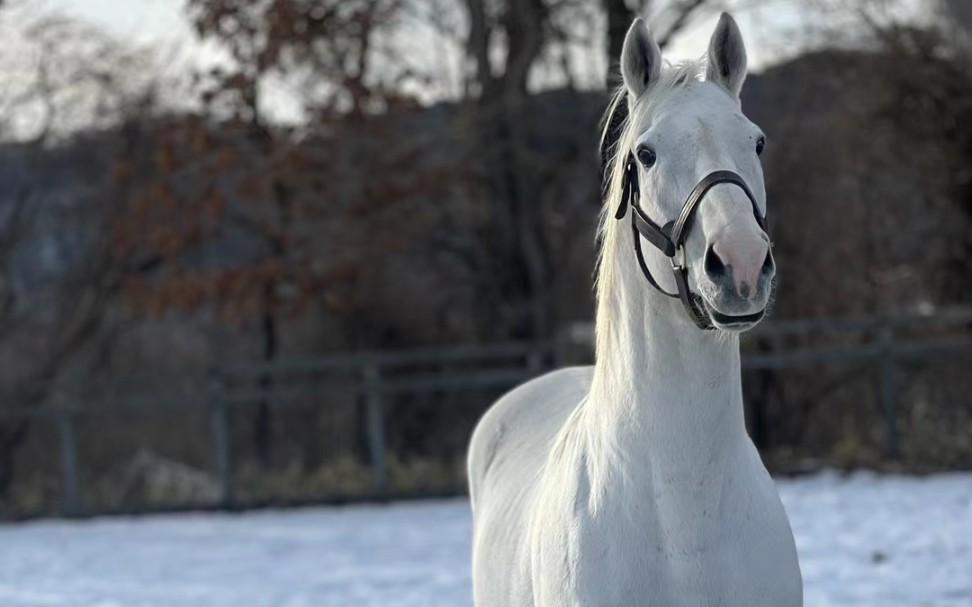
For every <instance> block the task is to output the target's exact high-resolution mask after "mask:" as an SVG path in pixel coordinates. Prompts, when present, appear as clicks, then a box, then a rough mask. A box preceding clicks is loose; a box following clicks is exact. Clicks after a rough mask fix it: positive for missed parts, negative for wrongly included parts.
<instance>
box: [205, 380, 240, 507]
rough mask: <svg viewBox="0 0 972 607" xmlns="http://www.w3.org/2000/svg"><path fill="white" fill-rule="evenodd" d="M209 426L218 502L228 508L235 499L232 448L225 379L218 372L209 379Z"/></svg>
mask: <svg viewBox="0 0 972 607" xmlns="http://www.w3.org/2000/svg"><path fill="white" fill-rule="evenodd" d="M209 424H210V432H211V433H212V441H213V464H214V466H215V468H216V474H217V476H219V489H220V495H219V502H220V505H221V506H222V507H224V508H229V507H231V506H232V505H233V503H234V501H235V498H236V496H235V495H234V492H233V448H232V444H231V438H230V427H229V413H228V411H227V410H226V379H225V378H224V377H223V376H222V375H221V374H220V373H219V372H218V371H213V372H212V373H211V374H210V377H209Z"/></svg>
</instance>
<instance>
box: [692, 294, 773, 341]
mask: <svg viewBox="0 0 972 607" xmlns="http://www.w3.org/2000/svg"><path fill="white" fill-rule="evenodd" d="M702 302H703V304H704V305H705V311H706V312H708V314H709V319H710V320H711V321H712V326H714V327H715V328H716V329H719V330H720V331H725V332H726V333H743V332H745V331H748V330H750V329H752V328H753V327H755V326H756V325H758V324H759V322H760V321H761V320H763V317H764V316H766V308H763V309H761V310H759V311H758V312H753V313H752V314H725V313H723V312H720V311H718V310H716V309H715V308H714V307H712V305H711V304H710V303H709V302H708V301H706V300H705V299H704V298H703V300H702Z"/></svg>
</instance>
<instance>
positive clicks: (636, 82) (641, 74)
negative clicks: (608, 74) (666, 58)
mask: <svg viewBox="0 0 972 607" xmlns="http://www.w3.org/2000/svg"><path fill="white" fill-rule="evenodd" d="M661 62H662V58H661V49H659V48H658V44H656V43H655V39H654V38H652V37H651V33H650V32H649V31H648V27H647V26H646V25H645V22H644V21H643V20H642V19H641V18H640V17H639V18H637V19H635V20H634V23H632V24H631V28H630V29H629V30H628V35H626V36H625V37H624V47H623V48H622V50H621V76H622V78H623V79H624V86H625V87H626V88H627V89H628V92H629V93H630V94H631V98H632V99H637V98H638V97H640V96H641V95H642V94H644V92H645V91H647V90H648V88H649V87H650V86H651V84H652V83H653V82H654V81H655V80H657V79H658V75H659V74H661Z"/></svg>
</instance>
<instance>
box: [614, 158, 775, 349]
mask: <svg viewBox="0 0 972 607" xmlns="http://www.w3.org/2000/svg"><path fill="white" fill-rule="evenodd" d="M720 183H733V184H736V185H737V186H739V187H740V188H741V189H742V191H743V193H745V194H746V197H747V198H749V202H750V203H752V205H753V215H754V216H755V217H756V223H758V224H759V227H760V228H761V229H762V230H763V231H764V232H765V231H766V217H765V216H763V215H761V214H760V212H759V206H758V205H757V204H756V197H755V196H753V193H752V191H751V190H750V189H749V186H748V185H746V181H745V180H744V179H743V178H742V177H741V176H739V174H737V173H734V172H732V171H713V172H712V173H709V174H708V175H706V176H705V177H703V178H702V180H701V181H699V182H698V183H697V184H696V185H695V187H694V188H692V192H691V193H690V194H689V195H688V198H687V199H686V200H685V204H684V205H682V211H681V212H680V213H679V214H678V219H677V220H675V221H670V222H668V223H666V224H665V225H664V226H659V225H658V224H657V223H655V222H654V221H652V220H651V218H650V217H648V215H646V214H645V212H644V211H642V210H641V207H640V206H639V205H638V198H639V197H640V190H639V187H638V166H637V164H636V163H635V157H634V155H633V154H631V153H629V154H628V159H627V164H626V165H625V167H624V188H623V191H622V193H621V203H620V204H619V205H618V210H617V212H615V214H614V217H615V219H623V218H624V216H625V215H626V214H627V208H628V206H630V207H631V232H632V234H633V235H634V248H635V253H636V255H637V257H638V266H639V267H641V272H642V274H644V275H645V278H646V279H647V280H648V283H649V284H651V286H653V287H655V289H656V290H657V291H658V292H659V293H661V294H663V295H666V296H668V297H672V298H678V299H679V300H680V301H681V302H682V306H684V307H685V311H686V312H687V313H688V315H689V318H691V319H692V322H694V323H695V325H696V326H697V327H698V328H700V329H703V330H711V329H714V328H715V326H714V325H713V324H712V319H711V318H710V317H709V314H708V312H706V310H705V306H704V305H703V304H702V301H701V300H702V298H701V297H700V296H699V295H697V294H695V293H692V292H691V291H690V290H689V286H688V261H687V260H686V259H685V238H686V237H687V236H688V232H689V230H691V229H692V220H693V219H694V218H695V211H696V209H698V207H699V204H700V203H701V202H702V199H703V198H705V195H706V194H707V193H708V192H709V190H711V189H712V187H713V186H715V185H718V184H720ZM642 236H643V237H644V238H645V240H647V241H648V242H650V243H651V244H652V245H654V246H655V248H656V249H658V250H659V251H661V252H662V254H663V255H665V257H668V258H669V259H670V260H671V263H672V275H673V276H674V277H675V287H676V288H677V289H678V292H677V293H669V292H667V291H665V290H664V289H662V288H661V286H660V285H659V284H658V281H656V280H655V277H654V276H652V275H651V271H649V270H648V264H646V263H645V256H644V254H643V253H642V251H641V238H640V237H642ZM679 258H680V259H679Z"/></svg>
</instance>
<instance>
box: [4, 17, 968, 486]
mask: <svg viewBox="0 0 972 607" xmlns="http://www.w3.org/2000/svg"><path fill="white" fill-rule="evenodd" d="M784 4H785V3H784ZM815 4H816V5H819V7H818V10H819V11H822V12H821V14H825V15H827V17H826V18H824V19H817V20H816V21H815V23H819V24H822V26H821V30H822V31H819V32H810V33H807V34H806V37H807V41H806V45H805V47H806V48H805V50H803V51H801V50H800V49H799V48H797V46H795V45H792V44H790V45H788V48H787V51H786V52H783V53H780V59H779V60H777V61H775V62H773V63H772V64H771V65H770V66H769V67H767V68H766V69H764V70H762V71H760V72H759V73H754V74H752V75H751V76H750V78H749V80H748V82H747V86H746V88H745V90H744V97H743V106H744V109H745V110H746V112H747V114H748V115H749V116H750V117H751V118H752V119H753V120H754V121H756V122H757V123H759V124H760V125H761V126H762V127H763V129H764V130H765V131H766V132H767V134H768V140H769V144H768V146H767V152H766V154H765V155H764V167H765V171H766V182H767V189H768V193H769V197H770V200H771V204H772V206H773V213H772V216H773V226H772V227H773V232H774V239H775V241H776V252H777V255H778V262H779V265H780V268H781V278H780V284H779V292H778V301H777V305H776V312H775V314H774V316H775V317H776V318H779V319H796V318H825V317H837V316H869V315H895V314H905V313H914V312H924V313H927V312H929V311H934V310H936V309H940V308H943V307H946V306H951V305H960V304H961V305H967V304H968V303H969V292H970V289H972V273H970V272H969V265H968V260H969V255H970V251H972V238H970V234H972V230H970V227H972V225H970V222H972V203H970V200H972V198H970V196H972V189H970V180H972V176H970V175H972V173H970V171H969V166H970V154H972V131H970V129H972V127H970V126H969V125H970V124H972V121H970V114H969V112H970V108H972V72H970V65H969V61H970V54H969V49H970V47H969V40H970V38H969V37H970V35H972V33H970V31H972V30H970V27H972V20H970V17H969V15H968V14H967V13H968V11H967V10H966V9H965V4H964V3H963V2H951V1H949V2H942V3H932V4H933V5H932V4H929V6H928V8H927V10H925V11H924V12H923V13H922V14H921V18H920V19H903V18H901V17H900V15H899V13H898V12H896V11H895V10H894V7H893V4H894V3H889V2H878V1H875V0H870V1H867V2H865V1H860V2H853V3H834V2H828V1H821V2H818V3H815ZM726 6H727V3H725V2H719V1H716V0H650V1H649V0H522V1H520V0H517V1H512V0H508V1H507V0H463V1H462V2H448V1H446V0H324V1H315V2H309V1H305V0H270V1H265V2H264V1H261V2H255V1H252V0H188V1H187V3H186V5H185V18H186V20H187V22H188V23H189V24H190V26H191V30H192V32H193V35H194V36H195V39H196V42H197V43H198V44H203V45H208V46H207V48H212V49H216V53H217V54H218V57H219V59H218V60H214V61H208V62H196V63H193V64H191V65H190V67H188V68H181V69H173V68H172V64H173V63H174V61H173V60H172V58H171V54H166V52H161V51H158V50H152V49H147V48H142V47H137V46H136V45H134V44H132V43H130V42H128V41H126V40H120V39H116V38H114V37H113V36H111V35H109V34H106V33H104V32H102V31H100V30H98V29H97V28H95V27H93V26H90V25H85V24H83V23H80V22H77V21H75V20H71V19H68V18H65V17H52V16H49V15H47V14H39V13H36V12H32V11H31V9H29V6H28V5H26V4H25V3H19V4H18V3H14V4H12V5H0V20H2V19H7V21H6V25H5V27H7V28H8V29H9V30H10V31H12V32H16V33H18V35H20V36H21V42H19V43H18V44H20V46H19V47H17V49H16V52H8V53H4V56H3V57H0V79H2V81H3V82H4V84H5V86H4V87H0V89H2V92H0V137H2V145H0V158H2V159H3V162H2V163H0V171H2V173H3V175H4V179H2V180H0V253H2V256H0V357H2V360H3V362H4V364H3V366H2V367H0V369H2V370H0V379H2V380H3V384H4V385H5V386H6V387H5V388H4V394H5V395H6V400H7V401H9V403H10V404H11V405H17V406H26V407H39V406H43V405H44V404H51V403H55V402H60V401H63V400H64V399H65V398H70V399H72V402H74V403H75V404H77V405H78V406H82V407H83V406H88V404H89V403H94V402H98V401H104V400H106V399H109V400H110V399H119V398H125V397H126V396H128V395H131V394H135V393H138V391H139V390H141V391H145V390H149V391H151V390H159V389H160V386H157V385H153V384H152V382H151V381H148V384H147V385H149V387H148V388H146V387H145V385H141V387H138V388H136V387H134V383H130V384H131V385H130V384H124V386H123V385H122V384H120V383H119V381H118V380H119V379H120V378H132V377H134V376H150V377H152V376H162V375H163V374H165V373H176V372H182V371H184V370H187V369H188V370H200V369H213V368H215V367H220V366H226V365H232V364H243V363H247V364H250V363H257V364H258V365H261V366H259V368H260V369H263V370H264V371H262V372H261V373H258V374H257V376H256V377H257V379H256V380H255V383H254V385H253V386H250V388H252V389H253V394H254V395H255V396H254V404H253V407H250V408H247V409H245V411H244V412H243V413H241V414H240V415H241V416H242V419H239V420H234V422H235V423H234V424H233V441H234V444H235V446H236V448H237V449H238V450H240V451H243V452H245V453H247V454H249V457H251V459H252V461H251V464H252V471H251V472H252V474H253V475H256V476H260V477H261V478H263V477H268V475H270V474H271V473H272V474H273V475H275V476H274V478H277V479H279V478H282V477H286V478H291V479H292V480H293V482H294V483H306V482H308V481H307V475H308V474H310V472H311V471H313V470H318V469H321V470H326V471H327V475H330V476H327V478H333V477H334V475H337V476H341V475H342V474H345V472H346V470H345V471H344V472H342V470H344V468H340V466H337V467H335V466H336V464H334V462H335V461H338V460H339V461H342V462H344V461H346V458H345V459H341V458H342V457H344V456H345V455H347V454H349V453H350V454H352V455H353V456H354V457H358V455H357V454H360V452H361V451H362V449H363V447H362V444H363V438H362V433H363V432H364V430H363V429H362V428H363V427H364V419H363V417H362V416H363V413H362V409H361V407H360V403H358V402H357V401H356V399H355V398H354V397H353V396H344V395H328V396H327V398H324V399H322V400H320V401H319V402H312V403H309V404H308V407H307V408H306V410H305V411H304V412H303V413H300V414H293V413H288V414H286V415H284V414H283V413H282V412H280V411H282V410H279V408H278V407H275V406H274V395H275V394H276V393H277V392H278V390H279V388H281V386H280V385H279V382H280V381H281V379H280V378H279V377H278V376H277V375H275V374H274V373H271V372H270V371H269V369H271V368H272V365H273V364H274V363H277V362H279V361H286V360H295V359H302V358H308V357H315V356H320V355H322V354H326V353H341V352H348V351H359V350H369V349H401V348H410V347H418V346H435V345H445V344H457V343H484V344H485V343H495V342H504V341H511V340H517V341H520V340H522V341H541V340H552V339H558V338H560V337H562V336H563V335H565V334H567V333H570V332H571V331H573V330H574V329H576V327H578V326H583V325H585V324H586V323H589V322H590V319H591V317H592V298H591V296H590V289H591V279H592V273H593V266H594V261H595V257H596V254H595V248H594V228H595V224H596V221H597V215H598V212H599V209H600V204H601V200H600V185H599V183H598V177H597V175H598V158H597V155H596V143H597V136H598V121H599V119H600V116H601V113H602V112H603V109H604V106H605V104H606V99H607V96H606V92H605V82H608V83H614V82H616V75H615V70H614V66H613V65H612V61H616V58H617V56H618V55H619V53H620V47H621V42H622V41H623V37H624V34H625V32H626V31H627V28H628V26H629V25H630V22H631V19H632V18H633V16H635V15H639V14H640V15H651V18H650V23H651V24H652V27H653V28H654V29H655V31H656V34H657V38H658V39H659V40H660V41H661V42H662V44H674V43H676V42H677V41H678V40H679V37H680V36H682V35H684V34H685V33H686V32H691V31H693V28H695V27H697V26H698V24H700V23H706V22H707V20H710V19H711V18H712V17H713V16H714V15H716V14H718V12H719V11H720V10H722V9H724V8H726ZM25 7H28V8H25ZM732 7H733V8H735V9H736V10H737V11H744V12H745V11H750V10H756V9H759V10H767V11H770V10H776V9H775V8H774V3H773V2H771V1H766V2H757V3H734V4H732ZM760 7H765V8H760ZM779 10H796V9H792V8H785V7H784V8H781V9H779ZM848 24H850V25H848ZM757 45H758V42H756V41H752V42H750V46H752V47H756V46H757ZM790 47H792V48H790ZM801 48H802V47H801ZM702 50H703V49H702V47H699V48H698V49H696V52H697V53H698V54H701V52H702ZM764 346H766V344H762V343H760V344H755V345H754V346H753V347H764ZM766 347H768V346H766ZM942 373H943V374H944V375H943V376H942V377H947V381H945V382H944V383H943V385H944V386H945V387H946V388H947V389H946V391H945V392H941V389H944V388H941V386H938V387H935V388H934V389H933V387H931V386H930V384H929V380H928V378H927V376H925V375H921V374H920V373H915V374H913V375H909V377H908V378H907V379H906V380H905V384H906V386H905V388H906V393H907V394H911V395H912V396H909V398H911V399H912V400H913V401H914V402H919V401H920V402H921V403H922V407H924V408H923V409H922V408H920V407H916V408H913V409H909V411H923V413H921V414H920V416H919V417H915V418H914V419H909V420H908V421H909V423H913V424H914V427H915V428H919V424H926V428H932V426H930V425H928V424H932V423H940V420H942V419H947V420H949V422H948V423H949V424H950V425H951V427H953V428H956V429H958V428H961V429H964V430H963V431H962V432H959V431H957V430H956V432H954V433H952V434H951V435H950V436H951V438H950V439H947V440H939V441H938V444H937V446H936V448H935V449H924V448H923V447H922V446H921V444H920V441H919V442H917V443H915V446H913V447H911V448H912V449H913V451H909V452H908V453H909V454H908V456H907V457H908V458H910V459H909V460H908V461H909V462H910V463H911V464H912V465H913V466H924V467H935V466H955V465H967V464H968V462H969V458H970V457H972V445H968V444H967V443H968V438H967V437H968V433H963V432H965V431H972V421H970V420H972V410H970V409H972V407H970V404H969V402H968V399H967V398H963V397H962V394H963V390H965V389H967V387H968V386H967V378H964V377H963V375H964V374H963V373H962V372H961V369H960V368H958V367H957V366H956V368H954V369H952V368H951V367H949V368H948V369H945V370H943V371H942ZM752 379H753V381H752V382H751V384H750V385H752V386H756V387H755V388H752V390H753V395H751V396H753V398H754V399H756V400H758V401H759V402H760V403H762V405H761V406H762V407H763V409H762V410H761V412H760V414H759V416H758V417H759V419H761V420H762V422H760V423H765V424H768V425H769V426H768V427H770V428H772V430H771V431H767V434H766V437H764V438H765V439H766V442H765V446H766V448H767V450H768V453H769V455H770V456H771V457H776V461H778V462H779V463H780V465H781V466H783V465H789V464H791V463H792V462H793V461H794V460H797V459H805V458H807V457H813V458H818V459H820V460H824V461H827V462H829V463H838V464H842V465H859V464H873V463H875V457H874V456H873V451H874V448H873V443H874V440H873V436H872V434H873V432H872V430H873V426H875V424H877V423H878V422H876V421H875V419H876V417H875V414H874V412H873V411H871V410H870V407H871V404H869V403H870V400H868V398H866V397H867V394H866V390H868V389H869V388H867V387H866V386H867V385H868V384H867V371H866V370H861V369H850V370H847V369H837V370H828V371H820V372H816V371H815V372H813V373H790V372H787V373H783V372H780V373H769V374H765V373H764V374H762V375H761V376H760V377H758V378H752ZM288 381H289V380H288ZM963 382H965V383H963ZM143 384H144V382H143ZM164 387H165V388H166V389H172V390H175V389H178V390H183V391H184V393H185V394H187V395H188V394H194V393H198V392H199V391H200V390H202V391H204V390H206V389H207V388H205V387H204V386H203V387H200V386H198V385H196V384H192V383H191V382H189V383H186V385H185V386H175V385H172V384H171V383H170V384H167V385H166V386H164ZM908 390H910V391H911V392H908ZM936 390H938V391H937V392H936ZM493 396H494V395H493V394H487V395H483V397H482V399H481V400H482V403H479V401H476V402H477V404H476V405H475V406H465V407H458V406H455V401H456V400H457V398H456V397H454V396H453V397H450V396H447V395H432V396H430V397H429V398H426V399H412V400H411V401H408V402H404V403H403V404H402V406H397V407H395V408H394V410H393V411H390V412H389V415H390V418H389V428H388V432H389V442H390V445H391V447H392V449H393V451H394V454H393V456H394V457H396V458H399V459H400V460H402V461H405V460H410V459H411V460H414V461H422V462H426V463H427V462H433V463H435V465H441V466H443V467H444V468H442V469H449V470H453V469H454V466H455V462H456V461H458V460H459V459H461V451H462V448H463V445H464V444H465V441H466V438H467V435H468V431H469V429H470V427H471V425H472V423H473V422H474V421H475V419H476V417H477V416H478V414H479V413H480V411H481V408H482V406H484V405H485V404H488V400H489V399H490V398H492V397H493ZM915 415H918V414H917V413H916V414H915ZM280 416H283V417H280ZM99 419H102V421H101V422H98V425H97V427H96V430H92V432H93V434H94V435H97V436H98V440H97V441H96V442H97V448H96V449H95V447H92V449H95V451H96V452H95V453H93V454H92V455H91V461H93V462H94V463H93V464H92V465H91V466H92V469H91V470H89V471H88V473H89V474H90V476H91V477H92V478H93V479H100V478H108V477H111V475H112V474H114V473H115V471H116V470H115V468H116V467H117V464H118V462H119V461H123V460H125V459H126V458H130V457H131V456H132V452H133V450H134V449H135V448H134V447H133V446H132V443H131V440H130V436H131V435H133V434H135V433H136V430H135V429H133V428H132V427H130V426H124V425H123V424H122V422H114V421H112V420H109V419H107V418H99ZM936 419H937V420H939V421H938V422H933V421H932V420H936ZM113 423H114V424H116V425H117V427H114V428H113V427H112V425H111V424H113ZM32 426H33V425H32V424H31V423H28V422H25V421H16V422H14V421H10V420H8V419H6V418H0V504H4V503H8V502H9V501H10V500H14V501H18V500H19V501H20V502H21V503H23V502H25V501H29V500H27V499H25V498H23V496H24V495H25V494H30V495H31V496H32V497H30V499H31V500H34V501H35V502H36V503H42V502H44V500H45V499H49V495H50V494H52V492H53V491H54V490H53V489H52V488H51V487H52V486H53V485H52V484H53V481H51V480H50V478H51V477H52V476H53V475H54V474H55V473H54V472H52V470H56V466H57V457H58V456H57V454H56V451H55V450H54V449H52V448H51V436H52V435H51V434H50V432H49V431H48V430H45V429H43V428H38V427H32ZM935 427H937V426H935ZM181 428H182V427H181V426H180V425H179V424H169V425H165V424H159V425H157V426H153V425H151V424H146V425H145V426H140V427H138V429H137V432H138V433H143V434H145V435H149V436H152V437H153V439H152V447H153V448H154V449H156V450H158V451H160V452H163V453H164V454H165V455H166V456H167V457H169V458H172V459H175V460H178V461H181V462H184V463H188V464H190V465H193V466H196V467H200V468H202V467H206V466H207V465H208V464H207V463H206V458H207V457H208V454H207V453H206V452H205V449H203V448H200V447H199V445H197V444H195V443H193V442H192V440H191V439H190V438H189V437H187V436H185V435H184V433H183V432H182V430H181ZM347 428H352V430H347ZM931 435H934V433H933V432H932V430H931V429H927V430H926V431H921V430H920V429H916V430H915V436H916V437H922V436H931ZM126 441H127V442H126ZM92 442H93V441H92ZM341 465H344V464H341ZM423 465H424V464H423ZM335 470H337V472H335ZM437 470H439V469H438V468H437ZM244 472H245V471H244ZM285 472H286V473H285ZM247 473H249V472H247ZM452 473H453V472H449V474H452ZM261 475H263V476H261ZM288 475H289V476H288ZM342 478H343V477H342ZM18 487H19V489H18ZM15 496H20V497H19V498H17V499H15ZM5 500H7V501H5ZM31 503H34V502H31Z"/></svg>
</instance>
